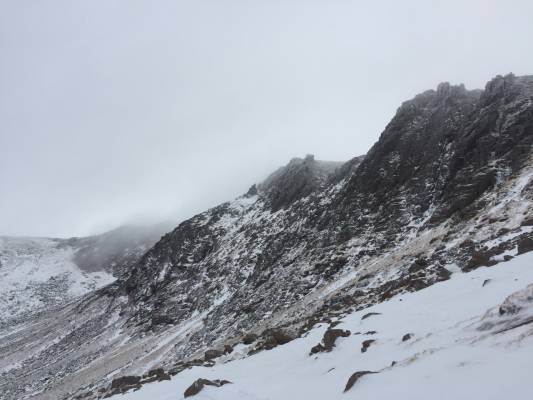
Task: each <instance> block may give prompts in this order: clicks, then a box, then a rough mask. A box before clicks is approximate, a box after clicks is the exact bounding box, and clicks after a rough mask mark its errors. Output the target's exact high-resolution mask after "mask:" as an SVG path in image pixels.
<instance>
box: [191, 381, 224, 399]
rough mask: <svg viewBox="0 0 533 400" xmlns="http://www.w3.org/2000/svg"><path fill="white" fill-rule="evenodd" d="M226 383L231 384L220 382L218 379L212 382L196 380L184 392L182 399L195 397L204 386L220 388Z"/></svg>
mask: <svg viewBox="0 0 533 400" xmlns="http://www.w3.org/2000/svg"><path fill="white" fill-rule="evenodd" d="M228 383H231V382H230V381H226V380H220V379H216V380H214V381H210V380H209V379H201V378H200V379H197V380H196V381H195V382H194V383H193V384H192V385H191V386H189V387H188V388H187V389H186V390H185V392H184V393H183V397H191V396H195V395H197V394H198V393H200V392H201V391H202V389H203V388H204V386H206V385H207V386H215V387H220V386H224V385H226V384H228Z"/></svg>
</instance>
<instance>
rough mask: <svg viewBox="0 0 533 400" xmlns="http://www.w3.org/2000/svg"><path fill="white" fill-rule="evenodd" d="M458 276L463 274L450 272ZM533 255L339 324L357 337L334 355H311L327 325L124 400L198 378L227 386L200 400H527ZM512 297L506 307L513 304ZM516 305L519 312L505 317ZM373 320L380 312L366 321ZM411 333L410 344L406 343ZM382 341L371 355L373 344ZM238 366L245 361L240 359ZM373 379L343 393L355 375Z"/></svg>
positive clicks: (146, 399) (175, 393)
mask: <svg viewBox="0 0 533 400" xmlns="http://www.w3.org/2000/svg"><path fill="white" fill-rule="evenodd" d="M450 269H452V270H456V267H453V266H450ZM528 285H529V286H528ZM531 285H533V253H528V254H524V255H521V256H518V257H516V258H514V259H513V260H511V261H509V262H504V263H501V264H498V265H497V266H494V267H491V268H486V267H482V268H479V269H477V270H475V271H472V272H469V273H460V272H457V273H454V274H453V275H452V277H451V279H450V280H448V281H445V282H440V283H437V284H435V285H433V286H431V287H428V288H426V289H423V290H421V291H418V292H415V293H408V294H401V295H397V296H394V297H393V298H391V299H390V300H388V301H385V302H382V303H379V304H376V305H375V306H373V307H370V308H367V309H365V310H362V311H359V312H355V313H351V314H349V315H347V316H346V317H343V318H340V319H338V320H335V321H334V325H336V326H335V329H342V330H349V331H350V333H351V334H350V336H349V337H339V338H338V339H337V341H336V343H335V347H334V348H333V349H332V351H331V352H324V353H316V354H313V355H310V350H311V348H312V347H313V346H315V345H316V344H317V343H319V342H320V341H321V339H322V336H323V334H324V332H325V331H326V330H327V329H328V325H327V324H319V325H317V326H316V327H315V328H314V329H312V330H311V331H309V333H308V334H307V335H306V336H304V337H302V338H299V339H296V340H294V341H292V342H290V343H288V344H286V345H283V346H279V347H277V348H275V349H273V350H270V351H266V352H262V353H259V354H256V355H253V356H251V357H247V358H243V359H239V357H244V355H245V354H246V353H247V350H248V348H247V347H248V346H244V345H240V346H239V347H236V348H235V349H234V351H233V353H231V354H229V355H227V356H224V357H221V358H219V359H218V361H217V363H216V365H215V366H213V367H193V368H191V369H189V370H186V371H183V372H181V373H180V374H179V375H176V376H175V377H173V378H172V379H171V380H169V381H163V382H159V383H152V384H146V385H144V386H142V387H141V389H140V390H138V391H135V392H133V391H132V392H129V393H127V394H125V395H122V396H118V398H120V399H122V400H152V399H159V400H176V399H180V398H183V393H184V391H185V390H186V389H187V388H188V387H189V386H190V385H191V384H192V383H193V382H194V381H196V380H197V379H199V378H206V379H210V380H215V379H225V380H229V381H231V382H232V384H227V385H224V386H222V387H212V386H206V387H205V388H204V389H203V390H202V391H201V392H200V393H199V394H197V395H196V396H195V397H192V398H195V399H211V400H234V399H241V400H258V399H261V400H294V399H307V400H314V399H316V400H323V399H376V400H378V399H383V400H390V399H391V398H396V399H412V400H416V399H420V400H427V399H428V398H431V399H465V400H472V399H486V400H489V399H494V400H500V399H503V398H514V399H524V398H529V396H530V395H531V386H530V378H531V371H532V370H533V357H532V355H533V286H531ZM506 299H507V300H506ZM502 304H504V305H507V309H509V308H512V307H509V306H510V305H513V306H514V307H515V308H514V312H508V313H506V312H504V311H501V310H505V307H502ZM369 313H376V315H371V316H369V317H367V318H363V317H364V316H365V315H369ZM406 335H409V336H406ZM368 340H374V342H372V343H370V344H369V347H368V348H367V350H366V351H365V352H362V351H361V348H362V344H363V342H365V341H368ZM232 359H237V360H234V361H231V360H232ZM359 371H372V372H378V373H377V374H369V375H365V376H363V377H361V378H360V380H358V381H357V382H356V383H355V384H354V386H353V387H352V388H351V389H350V390H348V391H347V392H346V393H344V389H345V386H346V384H347V382H348V379H349V378H350V376H351V375H352V374H354V373H356V372H359Z"/></svg>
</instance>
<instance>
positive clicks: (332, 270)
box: [0, 75, 533, 399]
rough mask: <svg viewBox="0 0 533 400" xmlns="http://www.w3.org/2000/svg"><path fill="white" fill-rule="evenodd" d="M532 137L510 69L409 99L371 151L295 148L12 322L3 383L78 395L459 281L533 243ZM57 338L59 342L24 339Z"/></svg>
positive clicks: (8, 388)
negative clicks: (297, 154)
mask: <svg viewBox="0 0 533 400" xmlns="http://www.w3.org/2000/svg"><path fill="white" fill-rule="evenodd" d="M532 144H533V77H531V76H525V77H515V76H513V75H507V76H505V77H502V76H498V77H496V78H494V79H493V80H492V81H490V82H489V83H488V84H487V86H486V88H485V90H482V91H480V90H476V91H468V90H466V89H465V88H464V87H463V86H452V85H449V84H447V83H444V84H441V85H439V87H438V88H437V90H430V91H427V92H424V93H422V94H420V95H418V96H416V97H415V98H414V99H412V100H409V101H407V102H405V103H404V104H402V106H401V107H400V108H399V109H398V111H397V113H396V115H395V116H394V118H393V119H392V121H391V122H390V123H389V124H388V125H387V127H386V128H385V131H384V132H383V133H382V135H381V137H380V139H379V141H378V142H377V143H376V144H375V145H374V146H373V147H372V149H371V150H370V151H369V152H368V154H367V155H366V156H364V158H362V157H356V158H354V159H352V160H351V161H349V162H348V163H345V164H344V165H342V166H338V165H336V164H332V163H325V162H321V161H317V160H314V158H313V157H309V156H308V157H306V158H305V159H303V160H302V159H295V160H293V161H291V162H290V163H289V165H287V166H286V167H284V168H282V169H280V170H278V171H276V172H275V173H274V174H273V175H272V176H271V177H269V178H268V179H267V180H266V181H265V182H263V183H261V184H258V185H256V186H255V187H252V188H251V190H250V191H249V192H248V193H247V194H245V195H243V196H241V197H239V198H237V199H235V200H234V201H231V202H227V203H224V204H221V205H219V206H217V207H214V208H212V209H210V210H207V211H206V212H204V213H201V214H198V215H196V216H194V217H192V218H190V219H188V220H186V221H184V222H182V223H181V224H180V225H179V226H177V227H176V228H175V229H174V230H173V231H172V232H170V233H168V234H166V235H165V236H164V237H162V238H161V240H160V241H159V242H158V243H156V244H155V245H154V246H153V247H152V248H151V249H149V250H148V251H147V252H146V253H145V254H144V255H143V256H142V257H141V258H140V260H139V261H138V262H136V263H135V264H134V265H133V266H132V268H131V270H130V271H129V272H128V273H127V274H125V275H124V276H122V277H121V278H120V279H119V280H118V281H117V282H115V283H114V284H112V285H110V286H107V287H105V288H104V289H100V290H99V291H96V292H94V293H92V294H91V295H89V296H87V297H86V298H84V299H83V301H82V302H80V303H79V304H76V305H70V306H69V308H66V309H64V310H62V311H61V312H60V313H58V314H57V315H55V316H54V317H53V318H51V319H49V320H46V321H43V320H39V321H32V322H30V323H28V326H26V327H24V328H25V329H22V330H19V331H18V332H16V334H15V332H14V331H13V332H11V333H10V334H8V335H7V336H4V337H3V338H2V340H1V341H0V352H2V351H3V352H4V354H8V356H7V357H6V364H9V365H15V367H13V368H10V369H8V370H7V372H3V373H0V382H7V383H5V384H0V390H2V391H3V392H4V393H7V395H6V396H7V399H15V398H17V396H18V395H19V394H20V393H21V391H22V390H23V389H22V388H24V387H25V389H24V390H26V392H32V391H36V390H40V389H43V388H46V389H47V390H45V391H44V392H42V393H41V394H40V395H39V396H40V398H43V399H47V398H50V399H58V398H62V397H66V398H68V396H70V394H69V393H68V392H69V391H70V392H71V393H74V392H76V390H77V389H79V388H82V389H80V390H96V389H97V388H98V387H100V386H102V385H107V384H108V380H109V377H113V378H116V377H118V376H122V375H140V374H143V373H144V372H145V371H144V369H145V368H153V367H155V366H157V365H151V364H153V363H158V364H161V365H162V366H163V367H165V369H168V370H169V371H171V370H173V369H174V368H175V370H176V371H179V370H180V369H181V368H186V367H187V365H191V363H193V362H200V363H205V362H206V360H205V359H204V353H205V351H206V350H208V349H215V348H221V346H223V345H225V344H230V345H233V344H236V343H240V342H242V341H243V337H246V335H247V334H254V335H257V341H255V342H254V343H253V344H250V345H248V346H250V347H249V350H250V351H249V352H248V353H247V354H253V353H254V352H257V351H261V350H268V349H270V348H273V347H274V346H277V345H283V344H284V343H286V342H287V341H288V340H291V339H292V338H294V337H296V336H298V335H301V334H304V333H305V332H306V330H308V329H309V328H310V327H312V326H313V325H314V324H316V323H318V322H330V321H332V320H333V319H334V317H337V316H339V315H342V314H343V313H347V312H350V311H353V310H356V309H357V310H359V309H363V308H365V307H367V306H369V305H371V304H374V303H376V302H379V301H382V300H384V299H388V298H390V297H392V296H393V295H395V294H398V293H402V292H405V291H416V290H420V289H422V288H425V287H427V286H429V285H432V284H433V283H435V282H438V281H442V280H446V279H448V278H449V276H450V271H449V270H450V269H451V268H452V267H453V268H460V269H463V270H468V269H472V268H477V267H478V266H480V265H492V264H494V263H497V262H500V261H502V260H504V259H505V257H510V256H513V255H515V254H516V252H517V251H518V244H519V243H522V244H521V245H520V249H521V250H522V249H523V250H524V251H526V250H527V249H529V247H528V241H527V240H528V239H531V238H532V233H531V232H532V227H531V226H530V225H527V223H526V224H524V225H523V222H525V221H528V220H531V219H532V218H533V214H532V212H531V210H532V209H533V208H532V204H533V183H532V181H531V178H532V176H533V161H532V160H533V159H532ZM74 312H77V313H78V314H76V315H74V314H73V313H74ZM88 312H90V313H92V314H87V313H88ZM66 321H69V322H66ZM369 322H370V321H369ZM32 324H33V325H32ZM30 325H31V326H30ZM14 328H16V327H14ZM30 328H31V329H30ZM54 329H55V330H54ZM58 329H59V330H60V331H61V334H60V335H59V336H58V335H57V331H58ZM50 332H54V334H55V339H54V340H53V343H52V337H54V335H51V333H50ZM47 334H48V336H46V335H47ZM106 335H109V338H108V340H107V341H104V340H102V337H106ZM43 336H45V337H48V338H50V340H51V342H50V345H49V347H46V348H45V350H44V351H41V353H38V354H32V355H31V356H30V357H26V356H24V355H23V354H22V353H21V352H20V349H21V348H22V347H21V346H23V345H28V343H29V344H30V345H29V346H30V347H31V346H34V348H41V346H42V344H43V343H42V342H40V339H39V338H40V337H43ZM248 337H249V338H251V336H248ZM96 338H98V339H96ZM247 342H250V343H251V342H252V340H247ZM77 343H85V346H84V347H83V349H82V350H81V351H78V350H77V351H71V350H72V348H73V347H75V346H76V344H77ZM69 349H70V350H69ZM44 353H46V354H44ZM52 354H53V356H52ZM228 357H231V355H224V356H220V357H218V358H217V359H216V362H224V360H227V358H228ZM212 362H215V361H214V360H213V361H212ZM16 363H20V366H17V365H19V364H16ZM43 364H45V365H46V366H47V367H44V368H43V367H42V366H43ZM88 364H90V368H86V369H85V370H84V371H83V373H82V372H80V370H81V368H82V367H86V366H87V365H88ZM1 367H2V365H0V368H1ZM22 371H35V372H31V373H27V372H22ZM176 373H178V372H176Z"/></svg>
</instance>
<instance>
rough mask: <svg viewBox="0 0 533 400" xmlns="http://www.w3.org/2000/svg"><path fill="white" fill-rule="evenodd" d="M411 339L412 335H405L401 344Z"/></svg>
mask: <svg viewBox="0 0 533 400" xmlns="http://www.w3.org/2000/svg"><path fill="white" fill-rule="evenodd" d="M412 337H413V334H412V333H406V334H405V335H403V336H402V342H407V341H408V340H410V339H411V338H412Z"/></svg>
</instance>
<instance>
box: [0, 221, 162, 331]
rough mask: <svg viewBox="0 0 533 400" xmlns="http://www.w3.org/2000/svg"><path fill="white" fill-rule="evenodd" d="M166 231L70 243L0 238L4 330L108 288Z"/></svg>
mask: <svg viewBox="0 0 533 400" xmlns="http://www.w3.org/2000/svg"><path fill="white" fill-rule="evenodd" d="M167 229H169V227H168V224H167V225H163V224H161V225H157V226H149V227H144V226H124V227H121V228H118V229H115V230H113V231H110V232H107V233H104V234H102V235H96V236H91V237H85V238H71V239H52V238H24V237H2V236H0V328H1V327H2V326H3V325H6V324H11V323H13V321H16V320H20V319H24V318H27V317H28V316H30V315H31V314H33V313H39V312H41V311H44V310H46V311H49V310H50V309H54V308H57V307H60V306H62V305H65V304H67V303H68V302H70V301H72V300H73V299H75V298H78V297H80V296H82V295H84V294H87V293H89V292H91V291H94V290H96V289H98V288H101V287H103V286H105V285H108V284H110V283H111V282H113V281H115V280H116V278H117V277H118V276H120V275H121V274H123V273H125V271H126V270H127V268H128V265H131V264H132V263H135V262H136V261H138V260H139V258H140V257H141V256H142V255H143V254H144V253H145V252H146V250H148V249H149V248H150V247H151V246H152V245H153V244H154V243H155V242H156V241H157V240H159V238H160V237H161V235H162V234H163V233H164V232H165V231H166V230H167Z"/></svg>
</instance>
